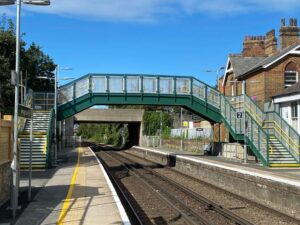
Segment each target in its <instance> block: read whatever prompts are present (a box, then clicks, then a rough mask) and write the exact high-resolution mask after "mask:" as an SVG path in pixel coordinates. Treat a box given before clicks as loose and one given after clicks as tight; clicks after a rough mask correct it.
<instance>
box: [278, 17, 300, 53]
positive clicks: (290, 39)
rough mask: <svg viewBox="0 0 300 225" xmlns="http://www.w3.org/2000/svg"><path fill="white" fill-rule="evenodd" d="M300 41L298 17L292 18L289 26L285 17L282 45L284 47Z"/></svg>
mask: <svg viewBox="0 0 300 225" xmlns="http://www.w3.org/2000/svg"><path fill="white" fill-rule="evenodd" d="M297 42H299V27H298V25H297V19H295V18H291V19H290V24H289V26H286V24H285V19H282V20H281V27H280V47H281V49H284V48H286V47H289V46H291V45H293V44H295V43H297Z"/></svg>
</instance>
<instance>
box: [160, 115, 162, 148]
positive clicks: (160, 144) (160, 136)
mask: <svg viewBox="0 0 300 225" xmlns="http://www.w3.org/2000/svg"><path fill="white" fill-rule="evenodd" d="M159 146H160V148H161V147H162V111H160V140H159Z"/></svg>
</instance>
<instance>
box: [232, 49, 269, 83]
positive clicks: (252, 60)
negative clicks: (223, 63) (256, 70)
mask: <svg viewBox="0 0 300 225" xmlns="http://www.w3.org/2000/svg"><path fill="white" fill-rule="evenodd" d="M265 58H266V57H244V56H242V55H230V56H229V60H230V63H231V65H232V68H233V73H234V77H235V78H237V77H240V76H242V75H243V74H244V73H246V72H247V71H249V70H250V69H251V68H252V67H253V66H255V65H256V64H258V63H259V62H261V61H263V60H264V59H265Z"/></svg>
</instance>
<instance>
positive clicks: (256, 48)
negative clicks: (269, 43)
mask: <svg viewBox="0 0 300 225" xmlns="http://www.w3.org/2000/svg"><path fill="white" fill-rule="evenodd" d="M265 39H266V37H265V36H245V38H244V49H243V56H245V57H253V56H265V55H266V53H265Z"/></svg>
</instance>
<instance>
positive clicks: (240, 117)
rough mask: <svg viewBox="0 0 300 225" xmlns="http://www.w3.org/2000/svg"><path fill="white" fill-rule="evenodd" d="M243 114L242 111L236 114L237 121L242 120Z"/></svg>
mask: <svg viewBox="0 0 300 225" xmlns="http://www.w3.org/2000/svg"><path fill="white" fill-rule="evenodd" d="M243 114H244V112H242V111H238V112H236V118H237V119H242V118H243Z"/></svg>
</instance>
